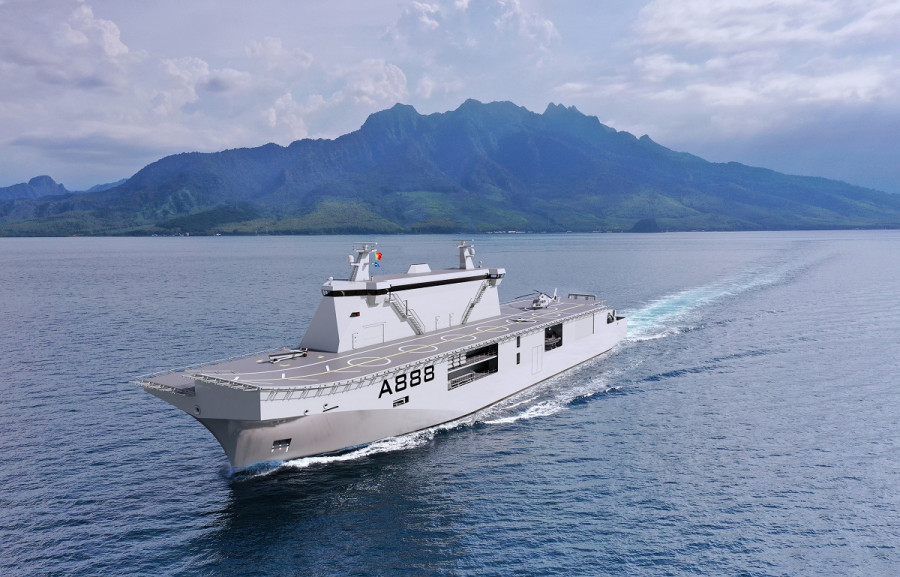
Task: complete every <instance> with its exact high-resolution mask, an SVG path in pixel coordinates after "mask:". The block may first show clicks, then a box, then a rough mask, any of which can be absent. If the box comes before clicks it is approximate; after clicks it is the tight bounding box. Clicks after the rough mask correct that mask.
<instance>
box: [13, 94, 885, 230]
mask: <svg viewBox="0 0 900 577" xmlns="http://www.w3.org/2000/svg"><path fill="white" fill-rule="evenodd" d="M17 186H18V185H17ZM8 196H9V195H7V197H4V196H3V195H0V234H6V235H33V234H40V235H53V234H64V235H68V234H152V233H162V234H168V233H179V232H191V233H194V234H197V233H206V234H208V233H216V232H221V233H225V234H229V233H254V232H257V231H268V232H270V233H277V232H282V233H339V232H359V233H362V232H378V233H391V232H479V231H492V230H510V229H515V230H534V231H564V230H572V231H594V230H631V229H632V228H633V227H635V225H636V224H638V223H639V222H641V224H640V225H639V226H638V228H637V229H638V230H646V228H645V227H647V226H650V227H651V228H650V229H651V230H655V229H662V230H698V229H703V230H757V229H798V228H848V227H898V226H900V195H893V194H888V193H884V192H879V191H875V190H870V189H865V188H861V187H856V186H852V185H849V184H846V183H843V182H837V181H833V180H827V179H823V178H814V177H801V176H788V175H784V174H780V173H777V172H774V171H771V170H766V169H762V168H753V167H749V166H745V165H742V164H738V163H727V164H721V163H710V162H707V161H705V160H703V159H701V158H698V157H696V156H693V155H690V154H685V153H679V152H674V151H672V150H669V149H667V148H665V147H663V146H660V145H659V144H656V143H655V142H653V141H652V140H651V139H650V138H649V137H647V136H643V137H641V138H635V137H634V136H632V135H631V134H628V133H627V132H617V131H615V130H613V129H611V128H609V127H607V126H604V125H603V124H601V123H600V122H599V121H598V120H597V118H596V117H591V116H585V115H583V114H581V113H580V112H578V111H577V110H575V109H574V108H566V107H563V106H558V105H552V104H551V105H550V106H549V107H548V108H547V110H546V111H545V112H544V113H543V114H536V113H533V112H530V111H528V110H526V109H524V108H521V107H518V106H516V105H514V104H512V103H508V102H494V103H490V104H482V103H480V102H477V101H474V100H469V101H467V102H465V103H464V104H463V105H462V106H460V107H459V108H458V109H457V110H454V111H451V112H446V113H442V114H431V115H420V114H419V113H417V112H416V111H415V109H413V108H412V107H410V106H405V105H399V104H398V105H396V106H394V107H393V108H391V109H390V110H385V111H382V112H378V113H376V114H373V115H372V116H370V117H369V119H368V120H367V121H366V122H365V124H364V125H363V126H362V127H361V128H360V129H359V130H358V131H355V132H352V133H350V134H346V135H344V136H341V137H339V138H337V139H334V140H300V141H297V142H294V143H292V144H291V145H290V146H287V147H281V146H278V145H275V144H267V145H265V146H261V147H258V148H248V149H237V150H226V151H223V152H217V153H210V154H201V153H185V154H178V155H174V156H169V157H166V158H163V159H161V160H159V161H157V162H154V163H152V164H150V165H148V166H146V167H145V168H143V169H142V170H141V171H139V172H138V173H137V174H135V175H134V176H133V177H131V178H130V179H128V180H127V181H125V182H124V183H122V184H120V185H119V186H115V187H113V188H109V189H106V190H100V191H94V192H86V193H82V194H59V195H52V196H40V197H26V198H8ZM4 198H6V199H4Z"/></svg>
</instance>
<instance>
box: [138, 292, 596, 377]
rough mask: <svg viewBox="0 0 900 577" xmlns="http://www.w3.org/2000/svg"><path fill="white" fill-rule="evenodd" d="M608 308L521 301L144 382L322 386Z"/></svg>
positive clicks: (563, 301)
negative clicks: (424, 327) (286, 356)
mask: <svg viewBox="0 0 900 577" xmlns="http://www.w3.org/2000/svg"><path fill="white" fill-rule="evenodd" d="M606 309H607V307H606V306H605V304H604V303H603V302H602V301H598V300H584V299H579V300H575V299H567V298H560V301H559V302H558V303H555V304H552V305H551V306H550V307H549V308H545V309H532V308H531V299H528V300H521V301H515V302H511V303H506V304H502V305H500V315H499V316H495V317H491V318H488V319H484V320H480V321H473V322H470V323H468V324H466V325H464V326H456V327H452V328H445V329H440V330H437V331H431V332H428V333H426V334H424V335H415V336H411V337H409V338H406V339H399V340H394V341H391V342H387V343H381V344H376V345H372V346H368V347H362V348H358V349H354V350H351V351H346V352H343V353H326V352H318V351H313V350H311V351H309V354H308V356H306V357H300V358H294V359H290V360H285V361H280V362H275V363H272V362H270V361H269V356H268V355H269V353H278V352H282V351H278V350H275V351H266V352H265V353H258V354H255V355H251V356H247V357H243V358H239V359H233V360H229V361H225V362H221V363H217V364H211V365H205V366H199V367H194V368H191V369H184V370H180V371H177V372H172V373H168V374H164V375H159V376H152V377H145V378H144V379H143V380H144V381H151V382H153V383H158V384H160V385H164V386H167V387H175V388H189V387H192V386H194V378H193V375H204V376H207V377H214V378H216V379H222V380H224V381H227V382H228V383H232V384H234V385H245V386H248V385H249V386H254V387H260V388H267V389H269V388H280V387H287V388H292V389H295V388H303V387H305V386H321V385H323V384H327V383H333V382H336V381H342V380H347V379H356V378H361V377H362V378H364V377H366V376H367V375H372V374H374V373H378V372H380V371H384V370H385V369H389V368H390V367H392V366H401V365H405V364H407V363H411V362H415V361H417V360H424V359H426V358H428V357H431V356H435V355H442V354H445V353H449V352H451V351H453V350H456V349H461V348H471V347H475V346H478V345H479V344H481V343H485V342H488V341H491V340H496V339H498V337H499V338H501V339H502V338H505V337H508V336H513V335H515V334H517V333H522V332H530V331H533V330H535V328H537V327H539V326H543V325H547V324H553V323H555V322H561V321H562V320H563V319H566V318H570V317H574V316H580V315H582V314H589V313H591V312H600V311H604V310H606ZM604 320H605V319H604Z"/></svg>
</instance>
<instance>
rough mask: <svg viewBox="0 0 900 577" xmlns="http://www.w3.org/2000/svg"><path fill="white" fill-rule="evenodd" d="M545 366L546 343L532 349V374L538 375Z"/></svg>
mask: <svg viewBox="0 0 900 577" xmlns="http://www.w3.org/2000/svg"><path fill="white" fill-rule="evenodd" d="M543 368H544V345H538V346H536V347H532V349H531V374H532V375H536V374H538V373H539V372H541V370H542V369H543Z"/></svg>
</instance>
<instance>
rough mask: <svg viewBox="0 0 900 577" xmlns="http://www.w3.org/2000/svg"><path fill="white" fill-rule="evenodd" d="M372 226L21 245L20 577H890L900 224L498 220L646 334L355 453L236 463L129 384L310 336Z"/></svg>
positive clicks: (545, 272) (0, 442)
mask: <svg viewBox="0 0 900 577" xmlns="http://www.w3.org/2000/svg"><path fill="white" fill-rule="evenodd" d="M353 240H357V239H355V238H350V237H320V238H308V237H255V238H225V237H218V238H156V239H0V351H2V352H0V393H2V404H0V487H2V491H0V519H2V522H0V574H3V575H111V574H116V575H305V574H310V575H429V574H436V575H522V574H533V575H571V574H579V575H582V574H585V575H595V574H628V575H695V574H703V575H894V574H896V571H897V567H898V566H900V550H898V543H900V497H898V495H900V395H898V391H897V386H898V376H897V375H898V374H900V338H898V337H900V259H898V258H897V254H898V249H900V233H898V232H895V231H884V232H880V231H871V232H856V231H852V232H850V231H848V232H794V233H729V234H713V233H705V234H671V235H669V234H658V235H565V236H562V235H560V236H551V235H540V236H528V235H515V236H513V235H509V236H507V235H502V236H501V235H497V236H486V237H480V238H478V239H476V250H477V251H478V256H477V257H476V258H479V259H483V260H484V262H485V264H486V265H491V266H503V267H506V269H507V278H506V280H505V281H504V284H503V286H502V287H501V296H502V297H503V299H504V300H510V299H512V298H513V297H515V296H518V295H520V294H524V293H527V292H529V291H530V290H532V289H544V290H552V289H553V288H555V287H557V286H558V287H559V289H560V292H562V293H565V292H567V291H587V292H596V293H598V294H600V295H602V298H605V299H606V300H607V301H608V302H609V303H610V304H612V305H613V306H616V307H617V308H619V309H620V310H624V311H625V313H626V314H627V315H628V316H629V319H630V331H629V338H628V340H627V342H624V343H622V344H621V345H620V346H619V347H617V348H616V349H614V351H612V352H611V353H610V354H608V355H606V356H604V357H602V358H600V359H597V360H595V361H593V362H591V363H588V364H586V365H583V366H580V367H578V368H576V369H575V370H573V371H570V372H568V373H566V374H564V375H560V376H558V377H556V378H554V379H552V380H550V381H548V382H546V383H544V384H542V385H540V386H538V387H535V388H532V389H530V390H528V391H525V392H524V393H522V394H520V395H518V396H517V397H515V398H512V399H509V400H508V401H506V402H504V404H503V405H500V406H498V407H494V408H491V409H488V410H486V411H484V412H482V413H481V414H478V415H476V416H474V417H472V418H468V419H465V420H463V421H461V422H458V423H453V424H451V425H448V426H442V427H438V428H436V429H434V430H431V431H426V432H423V433H419V434H415V435H409V436H406V437H402V438H398V439H389V440H386V441H382V442H379V443H375V444H372V445H370V446H368V447H365V448H362V449H360V450H358V451H354V452H351V453H348V454H344V455H340V456H337V457H327V458H309V459H300V460H297V461H292V462H288V463H285V464H282V465H279V466H270V467H265V468H260V469H257V470H255V471H251V472H249V473H244V474H239V475H231V473H230V471H229V469H228V466H227V460H226V459H225V457H224V455H223V454H222V452H221V449H220V448H219V446H218V445H217V443H216V442H215V441H214V440H213V438H212V436H211V435H209V434H208V433H207V432H206V430H205V429H204V428H203V427H202V426H200V425H199V424H197V423H196V422H194V421H193V420H192V419H190V418H189V417H187V415H184V414H183V413H181V412H179V411H177V410H176V409H174V408H172V407H170V406H168V405H166V404H165V403H163V402H161V401H159V400H157V399H155V398H154V397H152V396H150V395H148V394H146V393H144V392H143V391H142V390H141V389H140V388H139V387H137V386H135V385H133V384H131V383H130V380H131V379H132V378H133V377H135V376H136V375H139V374H142V373H146V372H150V371H153V370H158V369H163V368H167V367H174V366H181V365H187V364H192V363H196V362H201V361H207V360H211V359H215V358H222V357H227V356H230V355H234V354H240V353H244V352H248V351H252V350H260V349H264V348H271V347H280V346H282V345H284V344H290V343H295V342H296V341H297V340H298V338H299V336H300V335H301V334H302V332H303V330H304V329H305V326H306V323H307V322H308V321H309V319H310V317H311V314H312V311H313V309H314V307H315V306H316V304H317V303H318V299H319V293H318V286H319V284H320V283H321V282H322V281H323V280H324V279H325V277H327V276H330V275H336V276H341V275H343V274H344V273H345V270H344V268H345V267H346V264H345V263H346V260H345V259H346V257H345V255H346V254H347V253H348V251H349V249H350V244H351V242H352V241H353ZM377 240H379V241H380V244H379V248H380V249H381V250H382V252H384V254H385V258H384V261H383V262H384V263H385V264H384V272H386V273H389V272H399V271H402V270H405V268H406V266H407V265H408V264H409V263H412V262H422V261H427V262H430V263H431V264H432V265H433V266H435V265H437V266H447V265H453V263H454V262H455V259H456V256H455V250H454V248H453V245H452V240H451V239H450V237H442V236H425V237H407V236H401V237H384V238H381V239H377Z"/></svg>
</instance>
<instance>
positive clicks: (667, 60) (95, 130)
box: [0, 0, 900, 193]
mask: <svg viewBox="0 0 900 577" xmlns="http://www.w3.org/2000/svg"><path fill="white" fill-rule="evenodd" d="M469 98H474V99H476V100H480V101H482V102H493V101H511V102H514V103H515V104H518V105H520V106H523V107H525V108H527V109H528V110H531V111H534V112H537V113H542V112H543V111H544V110H545V109H546V107H547V105H548V104H550V103H557V104H564V105H566V106H575V107H576V108H577V109H578V110H580V111H581V112H583V113H584V114H587V115H590V116H596V117H597V118H598V119H599V120H600V122H602V123H604V124H606V125H608V126H611V127H612V128H615V129H617V130H624V131H628V132H631V133H632V134H634V135H635V136H641V135H644V134H647V135H649V136H650V137H651V138H652V139H653V140H655V141H656V142H658V143H660V144H662V145H664V146H667V147H669V148H671V149H674V150H678V151H684V152H690V153H692V154H696V155H698V156H700V157H702V158H705V159H707V160H710V161H714V162H727V161H737V162H742V163H744V164H749V165H753V166H763V167H766V168H771V169H774V170H778V171H780V172H786V173H789V174H802V175H814V176H824V177H828V178H835V179H839V180H844V181H847V182H850V183H853V184H858V185H861V186H868V187H871V188H876V189H880V190H885V191H889V192H895V193H900V0H868V1H866V0H782V1H770V0H740V1H731V0H643V1H638V0H635V1H626V0H431V1H429V0H415V1H409V0H366V1H353V2H350V1H345V0H303V1H299V0H254V1H253V2H248V1H247V0H178V1H175V0H153V1H152V2H123V1H122V0H83V1H81V0H0V186H9V185H12V184H16V183H19V182H25V181H27V180H29V179H30V178H32V177H34V176H37V175H42V174H47V175H50V176H51V177H53V178H54V179H55V180H56V181H57V182H62V183H63V184H64V185H65V186H66V187H67V188H68V189H70V190H80V189H85V188H88V187H90V186H93V185H95V184H101V183H107V182H113V181H117V180H119V179H121V178H127V177H130V176H131V175H133V174H134V173H136V172H137V171H138V170H140V169H141V168H142V167H144V166H145V165H147V164H149V163H150V162H153V161H155V160H157V159H159V158H162V157H164V156H166V155H169V154H175V153H178V152H185V151H201V152H214V151H218V150H224V149H229V148H242V147H255V146H260V145H263V144H266V143H269V142H274V143H277V144H280V145H284V146H286V145H288V144H290V143H291V142H293V141H294V140H298V139H302V138H335V137H337V136H340V135H341V134H346V133H348V132H351V131H354V130H356V129H358V128H359V127H360V126H361V125H362V124H363V122H365V120H366V118H367V117H368V115H369V114H372V113H374V112H377V111H379V110H384V109H386V108H390V107H391V106H393V105H394V104H395V103H398V102H400V103H404V104H411V105H412V106H414V107H415V108H416V110H418V111H419V112H420V113H422V114H430V113H435V112H446V111H448V110H454V109H456V108H458V107H459V106H460V105H461V104H462V103H463V102H464V101H465V100H466V99H469Z"/></svg>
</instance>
